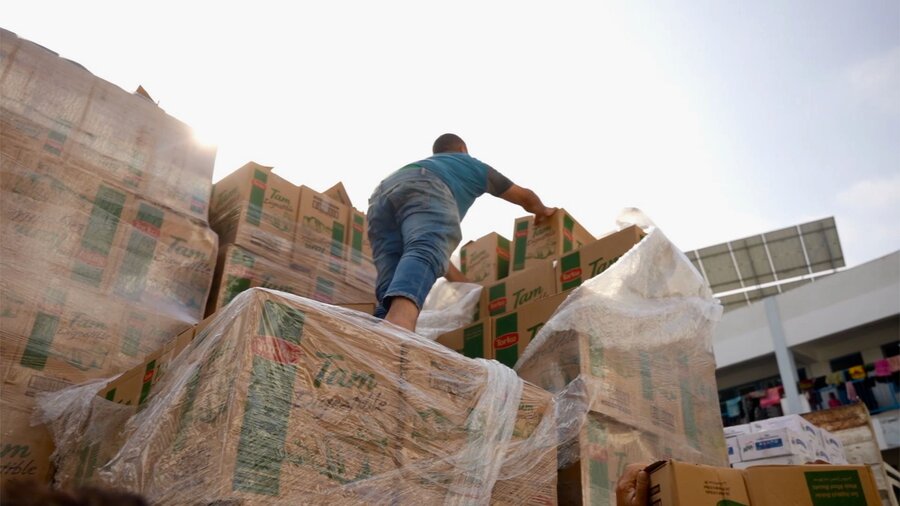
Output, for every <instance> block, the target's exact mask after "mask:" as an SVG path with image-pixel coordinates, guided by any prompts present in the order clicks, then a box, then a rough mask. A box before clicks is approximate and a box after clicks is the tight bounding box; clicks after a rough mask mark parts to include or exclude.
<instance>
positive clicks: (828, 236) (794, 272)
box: [687, 218, 845, 309]
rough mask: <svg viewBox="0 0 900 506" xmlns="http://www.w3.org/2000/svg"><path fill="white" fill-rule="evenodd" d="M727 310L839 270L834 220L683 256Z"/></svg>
mask: <svg viewBox="0 0 900 506" xmlns="http://www.w3.org/2000/svg"><path fill="white" fill-rule="evenodd" d="M687 256H688V258H690V260H691V262H693V263H694V266H695V267H696V268H697V270H699V271H700V273H701V274H703V277H704V278H705V279H706V281H707V282H708V283H709V286H710V287H711V288H712V290H713V293H715V294H716V295H717V296H719V299H720V300H721V302H722V305H724V306H725V308H726V309H729V308H730V307H733V306H737V305H746V304H750V303H751V302H753V301H756V300H759V299H762V298H764V297H768V296H770V295H776V294H779V293H782V292H783V291H785V290H789V289H791V288H794V287H796V286H800V285H803V284H806V283H809V282H811V281H812V280H813V279H814V278H815V277H817V276H818V275H825V274H830V273H832V272H834V270H835V269H838V268H840V267H844V265H845V264H844V254H843V251H842V249H841V241H840V239H839V237H838V233H837V227H836V225H835V222H834V218H825V219H822V220H817V221H811V222H809V223H803V224H800V225H794V226H791V227H786V228H782V229H778V230H773V231H771V232H766V233H764V234H760V235H754V236H750V237H744V238H743V239H738V240H735V241H730V242H726V243H722V244H717V245H715V246H709V247H706V248H703V249H699V250H694V251H689V252H687Z"/></svg>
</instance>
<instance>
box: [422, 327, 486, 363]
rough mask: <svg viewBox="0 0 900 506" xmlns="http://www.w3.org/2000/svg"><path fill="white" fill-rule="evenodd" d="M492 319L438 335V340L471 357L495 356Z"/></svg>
mask: <svg viewBox="0 0 900 506" xmlns="http://www.w3.org/2000/svg"><path fill="white" fill-rule="evenodd" d="M491 329H492V327H491V320H490V319H487V318H486V319H483V320H479V321H476V322H475V323H472V324H470V325H466V326H465V327H462V328H460V329H456V330H454V331H452V332H447V333H446V334H441V335H440V336H438V338H437V339H436V341H437V342H438V343H440V344H443V345H444V346H446V347H448V348H450V349H451V350H454V351H456V352H457V353H461V354H463V355H465V356H467V357H469V358H487V359H491V358H494V356H493V352H492V349H491V343H492V342H493V334H492V333H491Z"/></svg>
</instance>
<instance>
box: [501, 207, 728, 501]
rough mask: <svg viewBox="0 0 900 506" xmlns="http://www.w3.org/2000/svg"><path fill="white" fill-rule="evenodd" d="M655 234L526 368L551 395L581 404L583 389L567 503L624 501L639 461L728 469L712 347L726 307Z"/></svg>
mask: <svg viewBox="0 0 900 506" xmlns="http://www.w3.org/2000/svg"><path fill="white" fill-rule="evenodd" d="M627 216H628V215H626V216H623V219H624V218H626V217H627ZM632 220H634V221H637V222H638V223H640V222H641V221H645V220H646V218H644V217H642V216H640V215H632ZM645 225H647V224H646V223H645ZM646 230H647V232H648V233H647V235H646V237H644V238H643V239H642V240H641V242H640V243H638V244H637V245H636V246H635V247H633V248H632V249H631V250H630V251H628V252H627V253H625V254H624V255H622V256H621V258H619V260H618V261H617V262H615V263H613V264H612V265H611V266H610V267H609V268H608V269H607V270H606V271H605V272H603V273H602V274H600V275H599V276H597V277H595V278H593V279H590V280H588V281H586V282H585V283H584V284H582V285H581V286H580V287H579V288H576V289H575V290H574V291H573V292H572V294H571V295H570V296H569V297H568V298H567V299H566V301H565V302H563V303H562V305H561V306H560V307H559V308H558V309H557V312H556V314H555V315H554V316H553V317H552V318H551V319H550V320H549V321H548V322H547V323H546V324H545V325H544V326H543V328H542V329H541V330H540V332H539V333H538V335H537V336H536V338H535V339H534V340H533V341H532V342H531V344H530V346H529V347H528V349H527V350H525V353H524V354H523V355H522V357H521V358H520V359H519V362H518V363H517V364H516V370H517V371H518V373H519V375H520V376H522V377H523V378H524V379H525V380H527V381H530V382H533V383H535V384H536V385H538V386H541V387H543V388H546V389H548V390H549V391H550V392H554V393H557V392H560V393H564V394H565V395H567V396H568V397H570V398H571V397H577V396H576V395H575V394H574V391H573V390H572V389H573V386H579V387H580V388H581V389H582V391H583V394H582V396H581V397H582V398H583V399H585V402H586V403H587V405H588V407H589V412H588V413H587V415H586V417H585V420H584V423H583V424H581V425H580V426H579V430H578V432H577V434H574V435H573V438H572V439H573V443H572V444H567V445H564V446H562V447H561V448H560V468H561V470H560V474H559V490H560V496H559V500H560V504H615V496H614V491H615V482H616V480H617V479H618V477H619V476H620V473H621V471H622V470H623V468H624V466H625V465H626V464H629V463H632V462H648V461H651V462H652V461H654V460H660V459H666V458H676V459H680V460H684V461H688V462H696V463H704V464H709V465H718V466H723V465H726V463H727V462H728V460H727V456H726V452H725V441H724V437H723V433H722V421H721V417H720V414H719V404H718V392H717V389H716V382H715V360H714V357H713V353H712V343H711V339H712V329H713V327H714V325H715V323H716V321H717V320H718V319H719V317H720V315H721V312H722V309H721V306H720V305H719V304H718V302H717V301H716V300H715V299H714V298H713V296H712V293H711V291H710V290H709V287H708V286H707V285H706V284H705V283H704V281H703V278H702V277H701V276H700V274H699V273H698V272H697V271H696V270H695V269H694V267H693V266H692V265H691V263H690V261H689V260H688V259H687V258H686V257H685V256H684V255H683V254H682V253H681V251H679V250H678V248H676V247H675V246H674V245H673V244H672V243H671V242H669V241H668V239H666V237H665V235H663V233H662V232H661V231H660V230H659V229H657V228H655V227H652V226H647V227H646ZM572 426H573V427H575V426H576V425H572ZM564 439H565V438H564Z"/></svg>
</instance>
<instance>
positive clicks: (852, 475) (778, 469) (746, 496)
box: [650, 462, 881, 506]
mask: <svg viewBox="0 0 900 506" xmlns="http://www.w3.org/2000/svg"><path fill="white" fill-rule="evenodd" d="M650 489H651V499H650V501H651V502H652V504H654V505H657V504H658V505H659V506H704V505H710V506H721V505H723V504H733V505H736V506H737V505H743V506H784V505H791V506H877V505H880V504H881V500H880V498H879V495H878V490H877V489H876V488H875V481H874V480H873V478H872V473H871V470H870V469H868V468H866V467H864V466H829V465H769V466H753V467H749V468H747V469H744V470H736V469H735V470H731V469H725V468H707V467H704V466H695V465H693V464H684V463H681V462H666V463H661V464H655V465H653V466H651V467H650Z"/></svg>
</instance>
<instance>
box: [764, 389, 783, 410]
mask: <svg viewBox="0 0 900 506" xmlns="http://www.w3.org/2000/svg"><path fill="white" fill-rule="evenodd" d="M780 389H781V387H773V388H770V389H768V390H766V396H765V398H763V399H760V401H759V405H760V407H763V408H768V407H769V406H774V405H776V404H779V403H781V394H780V393H779V390H780Z"/></svg>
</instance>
